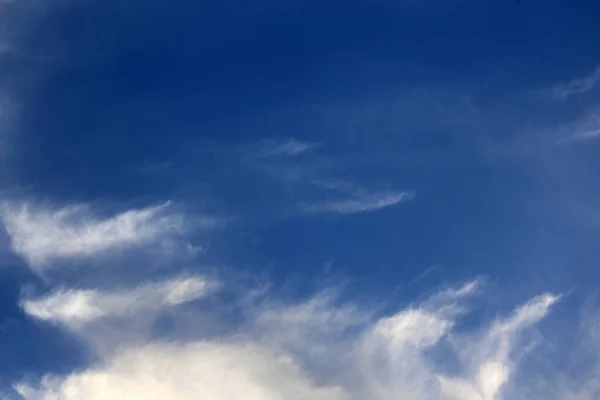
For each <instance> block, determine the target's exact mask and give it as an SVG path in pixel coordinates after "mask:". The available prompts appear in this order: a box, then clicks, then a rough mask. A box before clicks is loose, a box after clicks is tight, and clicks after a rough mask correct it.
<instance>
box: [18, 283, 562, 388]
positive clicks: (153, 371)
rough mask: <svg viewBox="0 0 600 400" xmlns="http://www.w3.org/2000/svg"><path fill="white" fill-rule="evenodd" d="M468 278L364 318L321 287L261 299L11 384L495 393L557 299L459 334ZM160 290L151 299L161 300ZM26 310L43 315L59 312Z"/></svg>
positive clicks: (542, 299) (547, 297) (471, 287)
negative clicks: (211, 326) (449, 363)
mask: <svg viewBox="0 0 600 400" xmlns="http://www.w3.org/2000/svg"><path fill="white" fill-rule="evenodd" d="M475 287H476V285H475V284H474V283H470V284H468V285H465V286H463V287H462V288H459V289H456V290H449V291H444V292H440V293H437V294H435V295H433V296H432V297H431V298H430V299H428V300H426V301H424V302H422V303H419V304H413V305H411V306H409V307H408V308H406V309H404V310H401V311H399V312H398V313H396V314H393V315H389V316H384V317H382V318H375V319H373V318H372V316H373V314H371V313H368V312H365V311H360V310H359V309H358V308H356V307H352V306H348V305H336V302H335V298H334V297H332V296H326V295H320V296H317V297H315V298H313V299H310V300H309V301H307V302H304V303H300V304H292V305H288V306H283V305H277V306H275V305H273V304H272V303H270V302H266V303H265V302H263V303H260V304H258V305H255V306H253V309H252V312H243V313H242V314H243V315H245V316H246V317H245V321H244V322H243V323H242V325H241V326H239V327H238V328H237V329H233V330H232V331H231V332H230V333H229V334H225V335H221V336H219V338H218V339H215V338H209V337H203V333H202V329H199V331H198V332H196V338H191V339H188V340H185V341H176V342H174V341H165V340H162V341H156V340H151V339H148V338H146V339H145V340H142V341H140V342H138V343H137V344H128V345H127V346H126V347H121V348H122V349H123V351H121V352H119V353H111V354H110V355H104V356H103V354H99V357H100V358H101V361H100V362H98V363H97V364H95V365H92V366H90V367H89V368H88V369H86V370H83V371H77V372H74V373H72V374H70V375H66V376H47V377H45V378H44V379H43V380H42V381H41V382H40V383H39V384H38V385H33V386H32V385H25V384H22V383H21V384H18V385H16V386H15V389H16V390H17V391H18V392H19V393H20V395H21V396H22V397H23V398H25V399H27V400H58V399H61V400H70V399H81V398H85V399H92V400H104V399H111V400H121V399H123V400H125V399H127V400H130V399H149V400H152V399H165V398H170V399H175V400H188V399H196V398H198V397H201V398H206V399H211V400H227V399H238V398H245V399H257V400H278V399H291V400H304V399H322V400H359V399H366V398H368V399H373V400H388V399H402V400H434V399H439V400H456V399H461V400H499V399H502V398H504V397H503V396H502V393H503V389H504V388H505V387H506V386H507V385H509V384H510V378H511V377H512V375H513V374H514V372H515V371H516V368H517V366H518V363H519V361H520V360H521V358H522V357H523V354H525V353H524V350H525V349H528V348H530V347H531V346H530V344H531V343H530V342H528V341H525V342H523V341H522V340H521V335H520V334H521V333H522V332H523V331H524V330H525V329H527V328H530V327H531V326H532V325H534V324H536V323H537V322H539V321H540V320H541V319H542V318H544V317H545V316H546V315H547V313H548V312H549V310H550V308H551V306H552V305H553V304H555V303H556V301H558V299H559V297H558V296H555V295H551V294H544V295H541V296H539V297H536V298H534V299H532V300H530V301H529V302H527V303H526V304H524V305H522V306H521V307H518V308H517V309H516V310H515V311H514V312H513V313H512V314H511V315H509V316H508V317H506V318H503V319H497V320H496V321H494V322H492V323H491V324H489V325H488V327H487V328H486V329H483V330H482V331H481V332H480V333H478V334H477V335H473V334H470V333H459V332H457V331H456V329H455V324H456V322H457V319H458V318H460V316H461V315H462V314H463V313H464V312H465V311H466V308H465V307H464V306H461V305H460V303H461V302H462V301H463V300H464V299H465V297H468V296H471V295H473V294H474V293H475ZM106 296H107V298H110V296H109V295H106ZM183 297H185V296H183ZM165 298H168V296H166V297H164V296H163V297H162V300H160V301H159V303H160V302H161V301H162V303H163V304H167V305H168V304H170V303H169V301H165V300H164V299H165ZM128 299H129V301H131V302H136V301H138V300H137V298H136V297H135V296H122V295H121V299H120V300H119V301H121V302H123V301H128ZM171 303H173V302H171ZM88 304H89V302H88ZM96 304H102V302H101V301H97V302H96ZM106 304H112V303H110V302H107V303H106ZM122 306H123V307H124V308H125V309H128V307H129V306H128V305H127V304H122ZM102 307H104V309H109V310H111V311H110V312H116V313H119V311H116V310H114V309H113V308H112V306H111V305H109V306H106V305H104V306H97V308H102ZM51 308H52V307H51ZM54 308H55V309H56V310H58V309H61V307H54ZM25 310H26V311H27V312H29V313H30V314H31V315H32V316H38V317H40V316H41V317H42V318H44V319H51V318H48V315H49V314H50V315H60V313H61V312H56V311H55V312H54V313H52V312H51V313H49V314H48V313H46V314H44V313H43V312H40V311H39V310H36V311H32V308H31V307H29V308H28V307H27V306H25ZM129 310H131V308H130V307H129ZM139 310H140V311H138V312H133V313H131V315H130V317H131V318H137V317H138V314H139V313H141V312H142V311H141V308H140V309H139ZM245 311H248V310H245ZM72 314H73V313H72V312H70V311H68V312H66V315H68V316H70V315H72ZM83 314H84V315H89V312H87V311H86V312H84V313H83ZM96 314H97V313H96ZM186 317H187V318H189V315H187V314H186ZM55 321H56V320H55ZM83 335H84V336H83V338H84V339H85V335H86V334H85V333H83ZM113 340H116V341H117V343H115V346H118V345H119V343H118V340H119V339H118V338H113ZM444 348H445V349H448V348H449V349H451V351H452V354H453V355H454V358H456V360H458V363H459V365H458V366H457V367H456V368H452V369H450V370H449V369H448V368H442V366H441V364H440V363H438V362H437V361H436V360H437V357H438V356H439V355H440V354H441V353H440V351H441V349H444Z"/></svg>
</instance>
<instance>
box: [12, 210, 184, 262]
mask: <svg viewBox="0 0 600 400" xmlns="http://www.w3.org/2000/svg"><path fill="white" fill-rule="evenodd" d="M168 208H169V203H165V204H163V205H158V206H152V207H147V208H141V209H133V210H128V211H125V212H122V213H120V214H117V215H114V216H111V217H107V218H99V217H97V216H95V215H94V214H93V213H92V212H91V210H90V209H89V207H87V206H84V205H76V206H67V207H64V208H59V209H47V208H43V207H39V206H38V207H36V206H33V205H31V204H24V205H14V204H4V205H3V207H2V208H1V211H0V217H1V219H2V222H3V224H4V227H5V229H6V231H7V233H8V235H9V236H10V238H11V243H12V248H13V250H14V251H15V252H16V253H17V254H19V255H21V256H22V257H23V258H25V260H27V262H28V263H29V264H30V265H31V266H32V267H34V268H39V267H43V266H45V265H47V264H49V263H50V262H51V261H53V260H55V259H60V258H72V257H82V256H91V255H95V254H98V253H101V252H103V251H106V250H109V249H111V248H123V247H127V246H133V245H139V244H142V243H148V242H153V241H156V240H159V239H162V238H165V237H167V236H169V235H172V234H176V233H179V232H181V231H182V230H183V229H184V224H183V219H182V218H181V216H179V215H177V214H172V213H169V212H168V211H169V210H168Z"/></svg>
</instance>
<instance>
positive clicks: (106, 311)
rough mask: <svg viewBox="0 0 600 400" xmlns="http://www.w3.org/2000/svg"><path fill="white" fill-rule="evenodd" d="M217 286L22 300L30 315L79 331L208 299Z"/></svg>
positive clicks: (161, 285)
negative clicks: (100, 321)
mask: <svg viewBox="0 0 600 400" xmlns="http://www.w3.org/2000/svg"><path fill="white" fill-rule="evenodd" d="M215 286H216V283H214V282H210V281H208V280H207V279H204V278H201V277H185V278H174V279H170V280H167V281H164V282H157V283H149V284H144V285H140V286H138V287H136V288H133V289H127V290H118V291H108V292H107V291H101V290H94V289H85V290H59V291H54V292H53V293H51V294H50V295H48V296H46V297H43V298H38V299H26V300H23V301H22V303H21V306H22V307H23V309H24V310H25V312H26V313H28V314H29V315H31V316H33V317H35V318H37V319H40V320H44V321H50V322H53V323H58V324H63V325H66V326H68V327H70V328H71V329H76V328H78V327H81V326H83V325H86V324H88V323H90V322H93V321H94V320H98V319H102V318H107V317H117V318H119V317H120V318H123V317H132V316H133V315H134V314H136V313H148V312H150V311H158V310H162V309H165V308H168V307H172V306H176V305H178V304H182V303H186V302H188V301H192V300H195V299H198V298H200V297H203V296H205V295H206V294H207V293H209V292H210V291H212V290H213V289H214V288H215Z"/></svg>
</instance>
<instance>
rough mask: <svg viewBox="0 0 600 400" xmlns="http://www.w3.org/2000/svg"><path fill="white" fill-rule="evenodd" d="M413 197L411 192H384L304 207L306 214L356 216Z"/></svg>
mask: <svg viewBox="0 0 600 400" xmlns="http://www.w3.org/2000/svg"><path fill="white" fill-rule="evenodd" d="M413 197H414V193H412V192H407V191H403V192H386V193H375V194H368V195H364V194H363V195H356V196H354V197H353V198H349V199H344V200H339V201H331V202H324V203H320V204H316V205H310V206H307V207H305V209H304V210H305V211H306V212H308V213H338V214H356V213H363V212H372V211H377V210H380V209H383V208H387V207H391V206H394V205H396V204H399V203H401V202H403V201H407V200H410V199H412V198H413Z"/></svg>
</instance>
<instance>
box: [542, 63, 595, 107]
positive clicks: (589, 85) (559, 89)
mask: <svg viewBox="0 0 600 400" xmlns="http://www.w3.org/2000/svg"><path fill="white" fill-rule="evenodd" d="M598 83H600V65H598V66H597V67H596V68H595V69H594V70H593V71H592V72H591V73H590V74H589V75H587V76H585V77H583V78H578V79H573V80H572V81H570V82H566V83H559V84H557V85H555V86H554V87H553V88H552V89H551V94H552V97H553V98H554V99H555V100H559V101H565V100H568V99H569V98H570V97H572V96H576V95H579V94H583V93H586V92H589V91H591V90H594V89H595V88H596V86H597V85H598Z"/></svg>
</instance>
